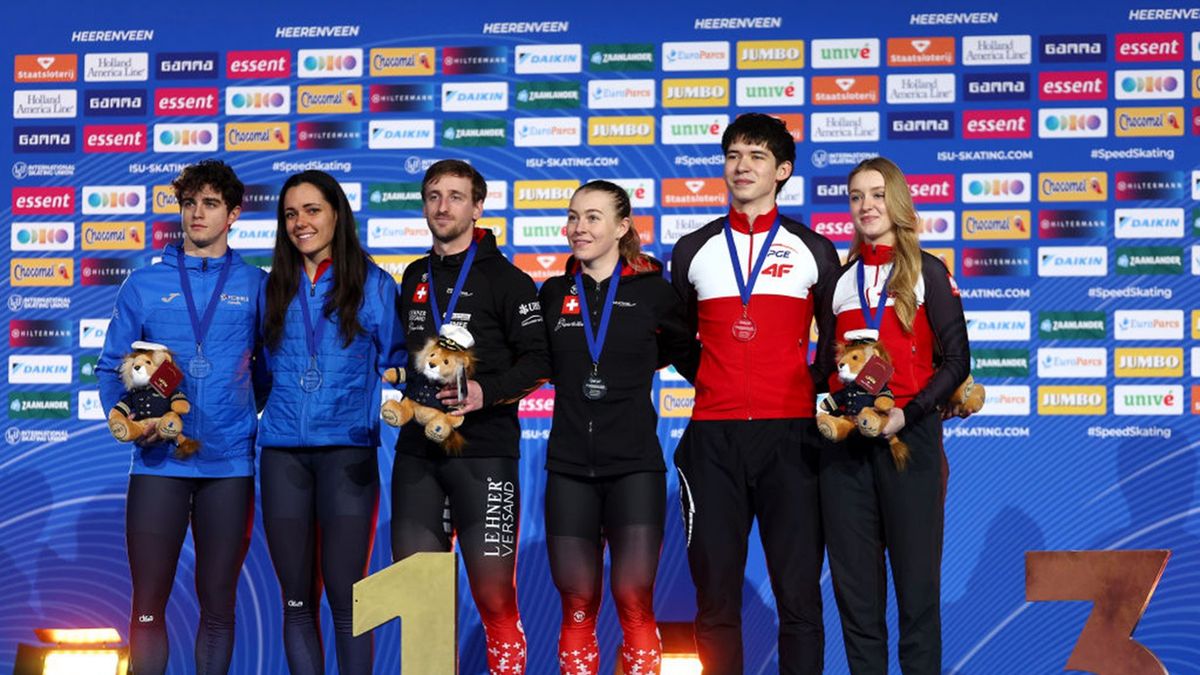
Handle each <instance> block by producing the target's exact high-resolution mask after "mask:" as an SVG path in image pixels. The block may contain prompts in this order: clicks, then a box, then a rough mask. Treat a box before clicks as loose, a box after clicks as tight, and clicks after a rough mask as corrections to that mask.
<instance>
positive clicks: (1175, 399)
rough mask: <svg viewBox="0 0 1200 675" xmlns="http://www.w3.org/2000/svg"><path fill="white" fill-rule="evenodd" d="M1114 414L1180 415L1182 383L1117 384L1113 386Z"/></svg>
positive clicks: (1181, 411) (1181, 410)
mask: <svg viewBox="0 0 1200 675" xmlns="http://www.w3.org/2000/svg"><path fill="white" fill-rule="evenodd" d="M1113 414H1114V415H1139V416H1140V415H1154V416H1162V415H1182V414H1183V385H1178V384H1173V385H1161V384H1118V385H1116V386H1115V387H1113Z"/></svg>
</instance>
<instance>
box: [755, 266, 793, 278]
mask: <svg viewBox="0 0 1200 675" xmlns="http://www.w3.org/2000/svg"><path fill="white" fill-rule="evenodd" d="M794 267H795V265H788V264H785V263H773V264H770V265H767V266H766V267H764V268H763V271H762V274H764V275H766V276H768V277H775V278H777V279H778V278H782V277H784V276H787V274H788V273H789V272H791V271H792V268H794Z"/></svg>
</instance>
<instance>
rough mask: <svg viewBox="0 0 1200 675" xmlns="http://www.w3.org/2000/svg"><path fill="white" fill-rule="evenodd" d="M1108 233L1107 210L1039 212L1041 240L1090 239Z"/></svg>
mask: <svg viewBox="0 0 1200 675" xmlns="http://www.w3.org/2000/svg"><path fill="white" fill-rule="evenodd" d="M1107 231H1108V211H1107V210H1105V209H1069V210H1052V209H1044V210H1042V211H1039V212H1038V237H1039V238H1041V239H1088V238H1092V237H1103V236H1105V234H1107Z"/></svg>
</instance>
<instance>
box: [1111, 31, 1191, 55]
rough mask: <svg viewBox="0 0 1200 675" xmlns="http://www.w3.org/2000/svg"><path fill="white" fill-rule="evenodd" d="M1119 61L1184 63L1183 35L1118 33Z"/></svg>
mask: <svg viewBox="0 0 1200 675" xmlns="http://www.w3.org/2000/svg"><path fill="white" fill-rule="evenodd" d="M1116 51H1117V61H1118V62H1125V61H1182V60H1183V33H1117V49H1116Z"/></svg>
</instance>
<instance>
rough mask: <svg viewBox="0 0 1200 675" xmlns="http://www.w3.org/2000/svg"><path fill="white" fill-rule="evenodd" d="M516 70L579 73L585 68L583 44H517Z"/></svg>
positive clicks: (518, 72)
mask: <svg viewBox="0 0 1200 675" xmlns="http://www.w3.org/2000/svg"><path fill="white" fill-rule="evenodd" d="M515 58H516V63H515V64H514V65H515V67H516V72H517V74H518V75H524V74H528V73H578V72H579V71H581V70H582V69H583V46H582V45H578V44H566V45H517V47H516V54H515Z"/></svg>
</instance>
